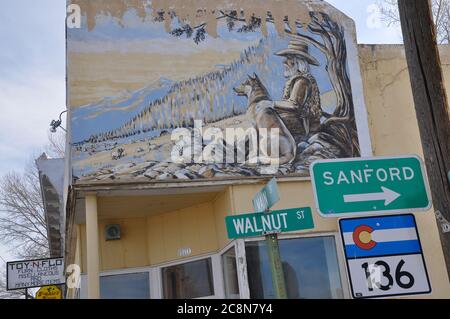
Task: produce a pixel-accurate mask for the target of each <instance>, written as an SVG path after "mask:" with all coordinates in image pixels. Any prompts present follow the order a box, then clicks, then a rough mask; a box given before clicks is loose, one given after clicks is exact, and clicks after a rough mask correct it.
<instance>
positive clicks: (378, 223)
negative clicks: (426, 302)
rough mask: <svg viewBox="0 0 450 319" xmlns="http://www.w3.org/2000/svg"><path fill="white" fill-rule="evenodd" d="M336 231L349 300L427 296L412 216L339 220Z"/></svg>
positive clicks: (417, 235)
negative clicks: (346, 276) (350, 292)
mask: <svg viewBox="0 0 450 319" xmlns="http://www.w3.org/2000/svg"><path fill="white" fill-rule="evenodd" d="M339 227H340V232H341V236H342V242H343V244H344V253H345V259H346V262H347V269H348V274H349V280H350V286H351V290H352V295H353V298H356V299H360V298H378V297H391V296H407V295H417V294H428V293H430V292H431V285H430V280H429V277H428V272H427V269H426V266H425V259H424V257H423V252H422V246H421V244H420V238H419V233H418V231H417V226H416V220H415V218H414V215H412V214H411V215H396V216H380V217H366V218H352V219H341V220H340V221H339Z"/></svg>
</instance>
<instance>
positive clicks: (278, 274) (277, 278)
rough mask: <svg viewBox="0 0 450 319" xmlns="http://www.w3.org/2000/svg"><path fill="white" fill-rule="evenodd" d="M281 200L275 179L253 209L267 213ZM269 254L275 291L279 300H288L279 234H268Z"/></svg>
mask: <svg viewBox="0 0 450 319" xmlns="http://www.w3.org/2000/svg"><path fill="white" fill-rule="evenodd" d="M279 200H280V196H279V194H278V187H277V181H276V179H275V178H273V179H272V180H271V181H270V182H269V183H268V184H267V185H266V186H265V187H264V188H263V189H262V190H261V191H260V192H259V193H258V194H256V196H255V198H254V199H253V207H254V209H255V212H256V213H260V212H266V213H267V214H272V212H271V211H270V210H269V209H270V208H271V207H272V206H273V205H275V204H276V203H277V202H278V201H279ZM265 237H266V245H267V250H268V251H267V252H268V254H269V263H270V271H271V273H272V282H273V289H274V290H275V297H276V298H277V299H287V292H286V283H285V280H284V272H283V264H282V262H281V256H280V247H279V245H278V234H277V233H270V234H269V233H267V234H266V236H265Z"/></svg>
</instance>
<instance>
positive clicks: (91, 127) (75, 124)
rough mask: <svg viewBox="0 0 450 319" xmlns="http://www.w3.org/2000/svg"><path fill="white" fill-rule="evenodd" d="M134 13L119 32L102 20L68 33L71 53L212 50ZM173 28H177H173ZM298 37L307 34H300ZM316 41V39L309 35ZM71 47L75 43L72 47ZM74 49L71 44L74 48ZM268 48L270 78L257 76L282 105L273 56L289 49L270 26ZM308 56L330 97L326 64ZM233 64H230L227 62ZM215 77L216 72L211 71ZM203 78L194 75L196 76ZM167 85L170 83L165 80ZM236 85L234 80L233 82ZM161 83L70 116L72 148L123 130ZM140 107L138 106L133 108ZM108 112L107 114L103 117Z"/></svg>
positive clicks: (225, 35) (278, 61)
mask: <svg viewBox="0 0 450 319" xmlns="http://www.w3.org/2000/svg"><path fill="white" fill-rule="evenodd" d="M133 11H134V10H130V11H129V12H127V14H126V15H125V19H124V21H123V26H121V25H119V24H118V22H117V21H116V20H114V19H113V18H110V17H104V18H101V19H99V20H98V21H97V26H96V27H95V28H94V29H93V30H92V31H90V32H88V31H87V30H86V29H84V30H76V31H73V30H71V31H69V34H68V37H69V50H71V49H74V50H78V49H79V48H77V45H80V44H81V43H83V42H90V41H108V42H119V43H120V44H124V43H126V42H129V41H132V40H136V39H139V40H156V39H167V40H170V41H173V42H174V43H185V44H184V46H183V47H185V45H186V42H188V43H189V45H190V46H192V47H194V48H195V50H202V49H206V48H208V47H210V46H212V45H216V43H211V42H214V39H212V38H211V37H209V36H208V35H207V38H206V41H204V42H201V43H200V44H195V43H194V42H193V40H192V39H185V37H184V36H183V37H180V38H178V37H175V36H173V35H171V34H169V33H167V32H166V31H165V29H164V24H163V23H154V22H151V21H142V20H141V19H140V18H138V17H137V16H136V15H135V13H134V12H133ZM173 27H177V25H176V24H175V23H174V25H173ZM299 31H300V32H305V31H303V30H299ZM218 35H219V38H220V39H227V40H237V41H239V42H243V43H245V44H248V46H250V45H251V44H253V43H255V41H256V40H259V39H264V38H265V37H264V36H263V35H262V34H261V32H259V31H258V32H248V33H245V32H237V31H231V32H230V31H229V30H228V28H227V26H226V24H225V22H224V21H221V22H220V23H219V26H218ZM309 35H310V36H312V37H315V38H316V39H318V40H319V41H320V38H318V37H317V36H316V35H313V34H309ZM72 41H74V42H72ZM72 43H75V44H73V45H72ZM265 43H266V45H267V46H268V47H269V50H270V52H271V55H270V56H269V57H268V58H267V59H265V63H266V64H267V69H268V70H270V73H268V74H259V75H260V76H261V79H262V80H263V83H266V84H268V85H269V86H268V87H267V88H268V89H269V92H270V94H271V96H272V98H273V99H281V95H282V91H283V86H284V83H285V81H286V79H285V78H284V77H283V66H282V58H281V57H278V56H275V55H273V53H275V52H277V51H278V50H280V49H283V48H286V47H287V45H288V38H286V37H280V36H279V35H278V34H277V32H276V30H275V27H274V26H273V25H271V24H269V25H268V37H267V39H266V40H265ZM310 52H311V54H312V55H314V56H316V57H317V59H318V60H319V62H320V64H321V66H320V67H314V66H312V70H311V71H312V74H313V75H314V76H315V77H316V79H317V81H318V83H319V87H320V90H321V92H323V93H324V92H328V91H330V90H331V89H332V87H331V84H330V81H329V78H328V73H327V72H326V70H325V65H326V58H325V56H324V55H323V54H322V53H321V52H320V51H319V50H318V49H316V48H315V47H312V46H310ZM228 62H231V61H228ZM211 71H216V70H211ZM245 71H246V73H245V74H252V73H253V72H256V73H258V72H257V71H258V70H257V69H256V67H254V66H247V67H246V69H245ZM200 75H201V74H198V76H200ZM166 80H169V81H170V79H166ZM233 80H235V79H233ZM244 80H245V78H244V77H242V78H239V79H237V81H235V82H234V83H232V85H238V84H239V83H241V82H242V81H244ZM160 82H166V83H165V84H163V83H159V84H158V86H157V87H155V86H154V87H149V88H143V89H141V90H139V91H137V92H133V93H132V95H131V97H130V98H127V99H125V100H123V101H121V102H119V103H111V102H110V100H112V97H111V98H108V97H106V98H105V99H104V100H103V101H100V102H99V103H97V104H91V105H89V106H87V107H82V108H78V109H76V110H74V112H73V118H72V140H73V142H75V143H77V142H81V141H83V140H85V139H87V138H89V137H90V136H91V135H94V134H99V133H103V132H106V131H108V130H111V129H115V128H118V127H119V126H121V125H122V124H124V123H125V122H126V121H127V120H129V119H131V118H133V117H134V116H136V115H138V114H139V113H140V112H141V111H142V110H143V109H144V108H145V107H147V106H148V105H149V103H150V102H151V101H153V100H156V99H159V98H162V97H164V95H165V93H166V92H168V91H169V90H170V85H171V83H169V84H167V81H160ZM227 95H228V96H225V97H223V98H224V99H225V100H227V101H228V103H230V104H231V103H234V104H238V105H240V106H241V107H244V106H245V100H244V99H242V98H238V97H236V96H235V94H234V93H233V92H232V90H231V89H230V90H229V92H228V93H227ZM136 102H138V103H136ZM131 105H136V106H135V107H134V108H133V109H131V110H130V109H128V108H127V111H126V112H124V110H123V109H124V108H126V107H129V106H131ZM105 110H106V111H105Z"/></svg>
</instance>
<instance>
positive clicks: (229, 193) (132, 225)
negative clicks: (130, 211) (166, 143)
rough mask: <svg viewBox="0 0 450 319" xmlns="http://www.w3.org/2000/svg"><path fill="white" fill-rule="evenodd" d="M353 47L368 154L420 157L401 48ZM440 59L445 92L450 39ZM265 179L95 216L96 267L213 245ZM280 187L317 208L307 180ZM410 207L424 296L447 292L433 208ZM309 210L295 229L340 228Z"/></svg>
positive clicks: (296, 202)
mask: <svg viewBox="0 0 450 319" xmlns="http://www.w3.org/2000/svg"><path fill="white" fill-rule="evenodd" d="M359 49H360V50H359V54H360V64H361V69H362V76H363V84H364V90H365V101H366V107H367V112H368V116H369V119H368V120H369V129H370V136H371V141H372V149H373V153H374V155H375V156H388V155H401V154H418V155H419V156H421V157H423V153H422V148H421V142H420V135H419V130H418V126H417V121H416V115H415V110H414V103H413V99H412V93H411V88H410V82H409V77H408V71H407V66H406V61H405V57H404V53H403V48H402V47H401V46H386V45H384V46H360V48H359ZM442 62H443V68H444V75H445V78H446V88H447V91H448V92H450V86H449V83H450V47H445V48H443V50H442ZM263 184H264V183H263V182H262V183H260V184H253V185H235V186H230V187H228V188H227V189H226V190H225V191H223V192H221V193H219V194H218V195H217V197H216V198H215V199H214V200H212V201H210V202H207V203H203V204H199V205H196V206H192V207H188V208H185V209H182V210H177V211H172V212H169V213H164V214H158V215H151V216H147V217H140V218H126V216H124V218H123V219H104V220H100V222H99V233H100V256H101V257H100V262H101V267H100V269H101V270H112V269H122V268H134V267H142V266H148V265H157V264H161V263H165V262H170V261H175V260H179V259H181V258H180V257H179V256H178V249H179V248H187V247H189V248H191V249H192V254H191V255H190V256H189V257H193V256H198V255H202V254H207V253H213V252H217V251H218V250H220V249H222V248H223V247H225V246H226V245H227V244H228V243H229V242H230V241H229V240H228V238H227V233H226V228H225V217H226V216H227V215H228V214H241V213H248V212H252V211H253V207H252V202H251V198H253V196H254V195H255V194H256V193H257V192H258V191H259V190H260V189H261V187H262V185H263ZM279 189H280V196H281V200H280V202H279V203H278V204H276V205H275V206H274V209H284V208H296V207H305V206H310V207H312V208H313V211H315V204H314V198H313V191H312V185H311V182H310V181H309V180H293V179H281V180H280V181H279ZM193 196H195V195H193ZM130 205H132V204H130ZM99 210H101V208H99ZM415 215H416V218H417V223H418V228H419V234H420V237H421V241H422V245H423V250H424V254H425V257H426V264H427V267H428V272H429V275H430V280H431V285H432V288H433V293H432V294H431V295H430V297H432V298H450V284H449V281H448V277H447V272H446V269H445V264H444V258H443V253H442V248H441V245H440V241H439V233H438V232H439V229H438V225H437V223H436V220H435V216H434V214H433V211H429V212H427V213H417V214H415ZM313 218H314V223H315V226H316V228H315V229H314V230H308V231H304V232H301V233H322V232H327V233H328V232H335V233H337V232H338V223H337V219H329V218H322V217H320V216H319V215H318V214H317V213H314V214H313ZM106 224H120V225H121V231H122V238H121V240H119V241H111V242H106V241H105V240H104V236H103V230H104V226H105V225H106ZM85 231H86V229H85V227H84V225H81V226H80V233H81V240H80V245H81V256H82V258H81V260H82V269H83V270H85V269H86V253H85V252H86V242H85V241H86V240H85ZM338 249H342V247H340V246H338Z"/></svg>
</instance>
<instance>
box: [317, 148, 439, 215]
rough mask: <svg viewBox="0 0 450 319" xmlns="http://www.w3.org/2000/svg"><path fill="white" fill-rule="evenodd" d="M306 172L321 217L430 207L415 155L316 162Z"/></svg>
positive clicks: (424, 174) (423, 177) (401, 211)
mask: <svg viewBox="0 0 450 319" xmlns="http://www.w3.org/2000/svg"><path fill="white" fill-rule="evenodd" d="M310 171H311V179H312V184H313V190H314V197H315V200H316V205H317V210H318V212H319V214H321V215H322V216H324V217H338V216H348V215H368V214H373V213H380V214H383V213H384V214H388V213H405V212H417V211H427V210H429V209H430V208H431V196H430V190H429V185H428V181H427V177H426V173H425V168H424V165H423V162H422V160H421V159H420V158H419V157H417V156H402V157H375V158H352V159H339V160H325V161H317V162H314V163H313V164H312V165H311V168H310Z"/></svg>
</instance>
